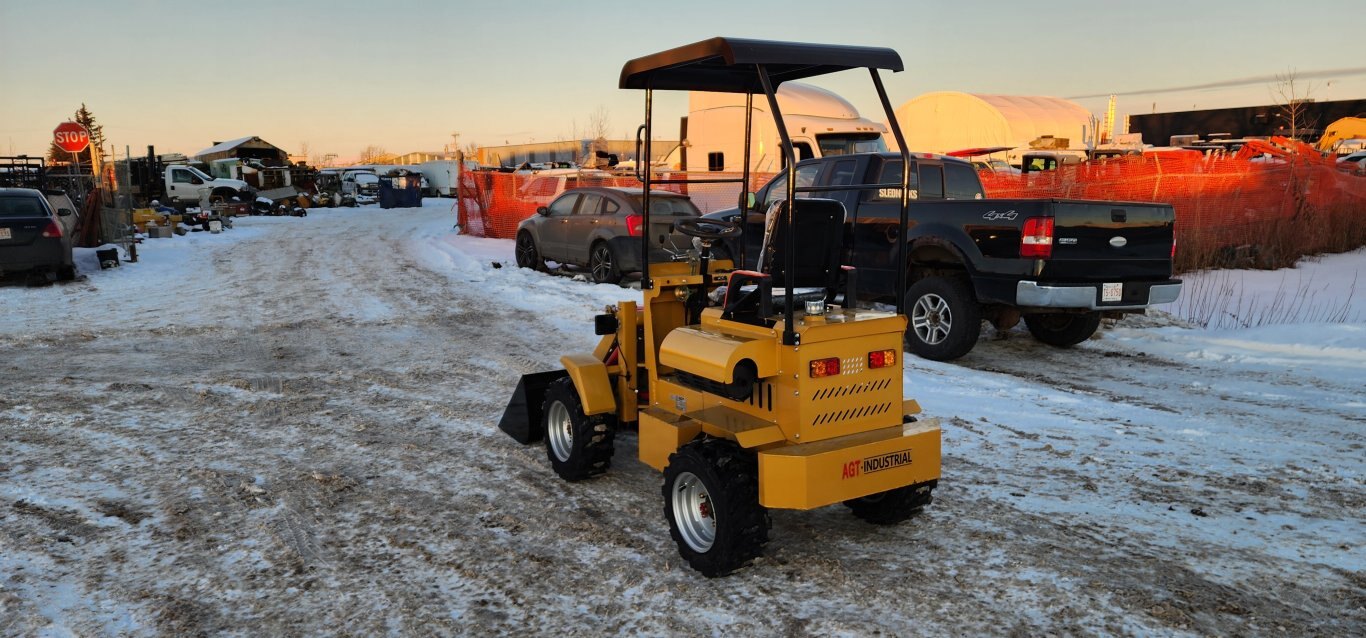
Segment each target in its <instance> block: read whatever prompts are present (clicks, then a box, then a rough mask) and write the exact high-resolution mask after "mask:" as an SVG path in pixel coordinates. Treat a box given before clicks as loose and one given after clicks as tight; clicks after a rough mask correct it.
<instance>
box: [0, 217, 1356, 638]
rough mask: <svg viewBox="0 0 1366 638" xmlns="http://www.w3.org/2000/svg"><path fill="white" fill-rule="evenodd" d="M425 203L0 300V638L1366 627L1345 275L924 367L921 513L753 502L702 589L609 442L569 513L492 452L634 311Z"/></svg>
mask: <svg viewBox="0 0 1366 638" xmlns="http://www.w3.org/2000/svg"><path fill="white" fill-rule="evenodd" d="M424 205H425V207H424V208H422V209H408V210H388V211H384V210H379V209H375V208H362V209H341V210H315V211H313V212H311V213H310V215H309V216H308V217H306V218H302V219H300V218H247V219H243V220H240V221H239V222H238V224H237V225H236V228H234V229H233V230H231V231H228V232H226V233H224V234H221V235H207V234H202V233H200V234H194V235H190V236H187V237H177V238H174V239H167V240H152V241H148V242H146V243H144V244H143V245H142V247H141V250H140V256H141V260H140V262H139V263H137V264H126V265H125V266H124V267H122V268H120V269H117V270H105V271H100V270H97V265H94V264H93V263H85V264H84V266H85V268H86V269H87V270H86V274H87V275H88V277H87V278H85V279H84V280H82V281H77V282H74V283H72V284H69V285H59V286H53V287H48V288H36V289H30V288H23V287H17V286H5V287H0V353H3V356H2V358H0V374H3V378H4V380H5V381H4V383H3V384H0V388H3V391H0V635H41V636H66V635H82V636H84V635H156V634H161V635H185V634H200V633H203V634H227V635H297V634H336V633H342V634H353V635H381V634H424V635H425V634H436V635H451V634H478V635H483V634H488V633H494V632H498V633H512V632H514V631H516V632H518V633H522V632H527V633H533V634H556V635H560V634H571V635H580V634H655V635H658V634H686V635H698V634H703V635H721V634H726V635H822V636H824V635H850V636H864V635H871V634H874V633H877V632H882V633H890V634H894V635H954V636H958V635H979V634H1020V635H1044V634H1088V635H1089V634H1121V635H1135V634H1141V635H1152V634H1158V635H1210V634H1216V635H1229V634H1271V633H1277V634H1279V633H1285V634H1291V635H1309V634H1322V635H1363V634H1366V547H1364V546H1363V545H1366V485H1364V484H1363V482H1364V480H1366V478H1364V477H1363V470H1362V468H1363V462H1362V461H1363V458H1366V432H1364V431H1363V430H1364V429H1366V391H1364V390H1363V388H1366V290H1362V289H1361V288H1363V287H1366V277H1362V274H1363V273H1366V251H1357V252H1355V253H1352V254H1348V255H1337V256H1328V257H1324V258H1322V259H1318V260H1315V261H1312V262H1306V263H1304V264H1302V265H1301V267H1300V268H1297V269H1294V270H1290V271H1278V272H1275V273H1265V272H1216V273H1204V274H1200V275H1198V276H1196V277H1191V278H1188V281H1190V282H1191V285H1190V286H1189V287H1188V293H1189V292H1192V291H1193V292H1194V293H1198V295H1196V294H1192V295H1188V297H1187V299H1186V300H1185V301H1186V303H1185V304H1184V305H1178V306H1177V307H1175V308H1173V311H1174V312H1177V313H1179V314H1183V315H1184V316H1185V317H1186V319H1183V318H1181V317H1178V316H1171V315H1166V314H1164V313H1156V314H1153V315H1150V316H1147V317H1141V318H1131V319H1126V320H1125V321H1124V322H1121V323H1120V324H1118V325H1117V326H1113V327H1110V328H1107V329H1106V330H1104V331H1103V332H1102V333H1101V334H1100V335H1099V336H1098V337H1097V338H1096V339H1093V340H1091V341H1088V342H1087V343H1085V344H1082V345H1081V346H1079V347H1077V348H1074V349H1071V350H1056V349H1052V348H1049V347H1047V346H1044V345H1042V344H1040V343H1038V342H1035V341H1034V340H1033V339H1032V338H1031V337H1030V336H1029V335H1028V333H1027V332H1025V331H1023V330H1020V329H1017V330H1013V331H1010V332H1008V333H1006V334H988V335H986V336H984V338H983V342H982V343H980V344H978V347H977V348H976V349H975V350H974V351H973V352H972V353H971V354H969V355H968V356H967V357H965V358H964V359H963V360H961V361H959V362H956V363H953V364H941V363H933V362H928V361H922V360H919V359H915V358H913V357H912V358H910V359H908V361H907V365H906V372H905V375H906V381H907V393H908V396H909V397H913V398H916V399H918V400H919V401H920V403H921V404H922V405H923V406H924V407H925V409H926V411H927V412H928V413H930V414H932V415H935V416H939V417H941V418H942V420H943V426H944V478H943V480H942V481H941V483H940V486H939V489H938V490H936V493H935V503H934V504H933V505H932V506H931V507H929V508H927V510H926V511H925V512H924V513H923V514H922V515H921V516H919V517H917V518H915V519H913V520H912V521H910V522H908V523H905V524H903V525H899V526H895V527H891V528H884V527H873V526H869V525H866V524H863V523H862V522H860V521H858V520H856V519H854V518H853V517H851V516H849V515H848V513H847V512H846V511H845V510H844V508H843V507H838V506H836V507H830V508H824V509H821V510H816V511H813V512H787V511H776V512H774V513H773V531H772V538H773V540H772V542H771V543H770V544H769V545H768V547H767V550H766V556H765V557H764V558H762V559H760V560H759V561H757V562H756V563H755V564H754V565H753V566H751V567H750V568H748V569H745V570H743V571H741V572H739V573H737V574H735V575H734V576H732V577H730V578H728V579H723V580H708V579H705V578H702V577H700V576H699V575H697V574H695V573H694V572H692V571H690V570H689V569H687V568H686V566H684V565H682V564H681V561H680V559H679V558H678V556H677V551H676V549H675V547H674V545H673V543H672V542H671V541H670V540H669V534H668V526H667V523H666V522H665V520H664V517H663V513H662V508H663V505H662V503H661V500H660V495H659V485H660V478H659V476H658V474H657V473H655V472H654V471H653V470H650V469H649V468H647V467H645V466H644V465H642V464H640V463H638V462H637V461H635V460H634V456H635V438H634V435H633V434H631V433H623V434H622V435H621V436H619V437H618V443H617V456H616V459H615V461H616V462H615V463H614V465H613V469H612V471H611V472H610V473H609V474H608V475H607V476H605V477H603V478H600V479H597V480H593V481H589V482H585V483H578V484H572V485H571V484H566V483H563V482H562V481H560V480H559V479H558V478H556V477H555V475H554V474H553V473H552V472H551V471H550V469H549V467H548V465H547V463H546V461H545V458H544V455H545V453H544V450H543V449H542V448H541V447H539V446H531V447H523V446H520V445H518V444H517V443H515V442H514V441H512V440H511V439H510V438H508V437H506V436H505V435H503V434H502V433H501V432H499V431H498V430H497V428H496V422H497V419H498V416H499V415H500V414H501V412H502V409H503V406H504V404H505V402H506V400H507V398H508V396H509V395H510V393H511V391H512V388H513V387H514V386H515V384H516V380H517V378H518V376H519V375H521V374H524V373H527V372H535V371H540V370H547V369H551V368H554V367H557V361H558V358H559V355H560V354H561V353H563V352H566V351H575V350H584V349H589V348H591V347H592V345H593V343H594V342H595V340H596V338H595V337H594V336H593V335H592V330H591V329H590V328H589V324H590V323H591V319H590V317H591V315H592V314H593V313H594V312H595V311H597V310H598V309H599V308H600V307H601V306H603V305H605V304H608V303H614V302H616V301H619V300H622V299H630V298H633V297H635V298H638V296H639V293H638V292H635V291H632V290H629V289H622V288H617V287H614V286H595V285H591V284H587V283H583V282H578V281H573V280H570V279H569V278H565V277H554V276H548V275H544V274H538V273H532V272H529V271H524V270H519V269H517V268H516V267H514V266H513V265H512V247H511V243H510V242H508V241H501V240H485V239H476V238H470V237H463V236H459V235H455V234H453V233H452V223H453V221H454V214H453V213H452V212H451V211H450V200H426V201H425V202H424ZM495 262H497V265H495ZM1228 290H1232V291H1235V292H1232V293H1228V292H1224V291H1228ZM1197 297H1198V298H1197ZM1202 299H1203V301H1201V300H1202ZM1190 319H1200V320H1201V321H1210V327H1208V328H1199V327H1195V326H1194V324H1192V323H1191V322H1190V321H1189V320H1190ZM988 332H990V331H988Z"/></svg>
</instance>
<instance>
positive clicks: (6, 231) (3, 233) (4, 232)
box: [0, 228, 13, 239]
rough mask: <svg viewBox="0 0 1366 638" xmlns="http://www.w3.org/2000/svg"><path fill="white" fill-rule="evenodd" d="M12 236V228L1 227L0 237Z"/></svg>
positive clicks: (7, 237)
mask: <svg viewBox="0 0 1366 638" xmlns="http://www.w3.org/2000/svg"><path fill="white" fill-rule="evenodd" d="M11 237H13V235H11V234H10V229H8V228H0V239H9V238H11Z"/></svg>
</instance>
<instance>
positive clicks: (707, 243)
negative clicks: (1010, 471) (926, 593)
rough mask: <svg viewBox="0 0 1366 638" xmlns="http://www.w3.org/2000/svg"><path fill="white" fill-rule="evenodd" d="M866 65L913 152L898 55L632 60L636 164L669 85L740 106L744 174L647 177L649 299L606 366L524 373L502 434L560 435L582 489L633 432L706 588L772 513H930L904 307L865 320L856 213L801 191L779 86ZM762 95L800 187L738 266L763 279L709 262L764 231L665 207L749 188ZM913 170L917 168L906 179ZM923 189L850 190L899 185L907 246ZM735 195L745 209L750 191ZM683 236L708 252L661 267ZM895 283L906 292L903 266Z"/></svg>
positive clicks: (881, 519) (560, 451) (935, 433)
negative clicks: (621, 434)
mask: <svg viewBox="0 0 1366 638" xmlns="http://www.w3.org/2000/svg"><path fill="white" fill-rule="evenodd" d="M850 69H867V70H868V72H869V73H870V75H871V77H872V81H873V84H874V86H875V88H876V90H877V94H878V97H879V98H880V99H881V103H882V106H883V108H884V110H885V112H886V115H887V120H888V122H889V123H890V125H891V129H892V133H893V134H894V135H895V136H896V140H897V142H898V145H899V147H900V148H901V149H905V148H907V146H906V143H905V141H904V139H903V137H902V134H901V129H900V127H899V126H898V123H897V120H896V117H895V115H894V114H893V112H892V108H891V103H890V102H889V101H888V99H887V94H886V90H885V89H884V87H883V85H882V80H881V76H880V75H879V73H880V71H881V70H890V71H893V72H896V71H901V70H902V62H901V58H900V56H899V55H898V54H897V53H896V52H895V51H893V50H891V49H885V48H871V47H853V46H834V45H818V44H801V43H789V42H768V41H757V40H742V39H735V38H712V39H710V40H705V41H702V42H697V43H694V44H691V45H687V46H683V47H679V48H676V49H671V50H668V51H663V52H660V53H656V54H653V55H649V56H646V57H642V58H638V59H635V60H632V61H630V62H628V63H627V64H626V65H625V67H624V68H623V69H622V72H621V82H620V86H621V88H626V89H644V91H645V124H644V125H643V126H642V127H641V128H640V131H638V146H643V148H638V151H639V152H638V153H637V157H653V149H652V148H651V140H652V139H653V135H652V133H653V129H652V122H651V119H652V118H651V116H652V113H651V111H652V102H653V95H654V91H656V90H690V91H726V92H734V93H742V94H744V95H745V96H746V105H747V107H749V108H747V109H746V113H747V115H746V121H745V126H744V131H737V133H739V134H743V137H744V140H745V144H744V148H745V151H744V153H745V161H744V165H745V167H746V168H745V170H744V174H743V175H742V176H741V177H740V178H739V179H704V180H698V179H693V180H670V179H656V178H655V176H654V175H652V174H651V172H650V171H649V170H648V168H642V169H637V177H638V178H639V179H640V181H641V182H642V183H643V184H644V198H645V199H644V203H645V210H644V218H645V219H644V227H645V228H647V229H649V230H648V231H647V232H642V233H641V235H642V237H641V242H642V246H641V249H642V250H641V254H642V255H645V256H646V257H645V258H644V259H642V262H643V263H642V270H643V272H642V280H641V290H642V296H643V300H642V301H641V302H639V303H637V302H635V301H623V302H621V303H620V304H618V305H616V306H609V307H608V308H607V310H606V312H605V313H604V314H600V315H598V316H597V317H595V319H594V324H595V329H596V333H597V334H599V335H601V336H602V339H601V341H600V342H599V343H598V346H597V347H596V348H595V349H594V351H593V352H591V353H589V352H586V353H581V354H567V355H565V356H563V357H561V359H560V361H561V363H562V364H563V365H564V369H563V370H555V371H551V372H542V373H537V374H531V375H526V376H524V377H523V378H522V379H521V381H520V382H519V383H518V385H517V389H516V391H515V392H514V395H513V398H512V401H511V402H510V403H509V405H508V409H507V411H506V412H505V413H504V415H503V418H502V420H501V422H500V424H499V427H500V428H502V429H503V430H504V431H505V432H507V433H508V434H510V435H511V436H512V437H513V438H515V439H516V440H518V441H520V442H522V443H531V442H534V441H536V440H538V439H542V438H544V440H545V445H546V453H547V456H548V457H549V460H550V464H551V466H552V467H553V468H554V471H555V472H556V473H557V474H559V475H560V476H561V477H562V478H564V479H566V480H569V481H578V480H581V479H586V478H589V477H593V476H596V475H599V474H601V473H603V472H605V471H607V470H608V469H609V466H610V464H611V461H612V455H613V451H614V450H613V444H614V438H615V435H616V432H617V430H618V429H622V428H632V427H634V428H635V429H636V430H637V431H638V440H639V457H640V460H641V461H642V462H644V463H645V464H647V465H649V466H650V467H653V468H655V469H657V470H660V471H661V472H663V474H664V485H663V489H662V493H663V501H664V512H665V518H666V519H667V521H668V523H669V528H670V532H671V534H672V536H673V539H674V541H675V542H676V543H677V544H678V549H679V552H680V554H681V555H682V556H683V558H684V559H685V560H687V562H688V563H689V564H690V565H691V566H692V567H693V568H695V569H696V570H697V571H699V572H701V573H703V574H705V575H707V576H713V577H714V576H722V575H725V574H728V573H730V572H732V571H734V570H735V569H737V568H739V567H742V566H744V565H745V564H747V563H749V562H750V561H751V560H752V559H754V558H755V557H757V556H759V555H760V554H761V552H762V550H763V546H764V544H765V543H766V542H767V541H768V533H769V515H768V510H769V509H772V508H785V509H797V510H808V509H813V508H817V507H823V506H826V505H832V504H837V503H843V504H845V505H846V506H848V507H849V509H850V510H852V512H853V514H854V515H855V516H858V517H860V518H862V519H865V520H867V521H870V522H872V523H879V524H890V523H897V522H900V521H903V520H905V519H907V518H909V517H910V516H911V515H913V514H915V513H916V512H918V511H919V510H920V509H921V508H923V507H924V506H925V505H927V504H929V503H930V502H931V495H930V493H931V490H933V489H934V487H935V485H936V483H937V481H938V479H939V458H940V431H939V426H938V421H937V420H934V419H922V420H917V418H916V417H915V416H914V415H916V414H917V413H918V412H919V411H920V408H919V406H918V405H917V404H916V402H915V401H908V400H905V399H904V395H903V388H902V379H903V376H902V343H903V335H904V332H905V329H906V316H905V313H904V308H902V307H901V306H900V305H899V306H898V308H897V309H896V312H889V311H883V310H873V309H868V308H860V307H858V304H857V302H856V300H857V298H858V297H857V280H858V277H857V272H856V271H855V270H854V269H852V268H849V267H847V266H842V265H841V259H842V255H843V254H845V243H846V242H845V240H844V238H845V237H846V221H847V220H846V219H845V210H844V206H843V205H842V204H840V203H839V202H837V201H835V200H831V199H823V198H821V197H820V194H821V193H820V190H821V189H820V188H817V187H799V186H797V185H796V182H797V180H796V179H795V178H794V175H793V172H794V166H795V165H796V158H795V157H793V153H792V144H791V139H790V137H789V136H788V133H787V130H786V128H785V127H784V125H783V120H782V114H781V111H780V110H779V108H778V101H777V99H776V97H775V91H776V89H777V87H778V85H779V84H780V83H781V82H784V81H788V80H797V79H801V78H807V77H812V76H817V75H823V74H826V73H833V72H837V71H844V70H850ZM756 95H757V96H760V97H761V98H763V99H765V100H766V102H767V107H768V111H769V113H770V114H771V116H772V117H773V118H774V121H775V123H776V125H777V129H778V132H779V136H780V138H781V140H782V147H781V148H782V151H783V153H784V154H785V155H786V170H787V171H788V178H787V197H786V198H785V200H783V201H781V202H778V203H776V204H775V205H774V206H772V207H771V208H770V209H769V210H768V211H765V215H764V221H763V224H761V225H760V224H756V225H755V226H754V227H755V228H756V229H757V228H762V230H763V233H764V236H763V241H762V248H761V249H760V251H759V255H758V258H757V259H755V260H750V261H747V260H746V255H744V248H743V246H745V243H746V242H744V241H739V242H737V243H738V245H739V246H741V248H740V249H739V250H740V255H739V256H738V258H737V259H736V262H738V263H739V264H747V263H751V261H752V262H753V263H757V264H758V266H757V268H755V269H752V270H748V269H737V268H736V267H735V266H736V263H733V262H732V261H730V260H728V259H714V258H712V250H711V246H712V244H713V243H714V242H716V241H718V240H721V239H732V238H735V237H737V236H739V234H740V233H742V232H744V231H745V229H747V228H749V227H750V225H749V224H748V223H747V220H744V221H742V222H741V223H735V224H731V223H724V222H717V221H712V220H710V219H701V218H688V219H684V220H682V221H671V222H665V223H663V224H662V225H660V227H658V228H656V222H655V221H652V220H651V219H650V193H651V188H652V187H653V186H655V185H658V184H663V183H673V182H675V181H686V182H687V183H691V184H697V183H700V182H701V183H717V182H734V183H737V184H741V185H748V184H749V178H750V175H749V169H748V166H749V165H750V162H749V159H750V148H749V146H750V144H749V141H750V139H751V134H750V133H751V131H752V128H751V127H752V119H751V118H752V117H753V113H754V112H755V109H754V108H753V100H754V97H755V96H756ZM642 134H643V135H642ZM902 153H903V155H904V154H905V151H904V150H903V151H902ZM912 165H913V164H912V162H910V161H909V158H905V157H903V163H902V166H903V167H909V166H912ZM908 178H909V176H908V175H906V174H904V171H903V174H902V175H901V179H900V181H899V182H897V183H888V184H869V185H864V186H840V187H839V188H840V189H844V190H855V189H863V190H879V189H900V191H899V192H900V193H901V217H900V220H899V221H900V227H899V228H900V235H899V236H900V237H903V238H904V237H905V236H906V227H907V219H906V217H907V204H908V201H909V196H910V195H909V194H910V191H909V190H908V188H907V185H908V181H909V179H908ZM739 190H740V191H741V193H742V194H741V195H740V209H741V210H747V209H748V208H749V207H748V206H747V205H746V204H748V203H749V200H750V199H751V198H752V194H750V193H743V191H744V190H745V186H741V187H740V188H739ZM825 190H830V189H829V188H826V189H825ZM789 204H791V205H789ZM755 214H756V215H757V213H755ZM746 216H748V213H746ZM672 219H674V220H676V219H677V218H672ZM671 228H672V229H676V230H677V231H678V232H681V233H683V234H686V235H690V236H692V237H694V238H696V240H695V241H694V246H695V248H696V249H695V250H694V251H693V252H692V253H691V254H690V255H688V258H687V259H686V260H679V259H676V258H674V259H668V258H665V259H661V260H659V261H658V262H656V260H655V257H656V256H660V255H663V254H664V251H663V247H662V246H661V245H659V242H660V241H661V240H660V239H652V238H655V237H659V238H662V237H663V236H665V235H668V234H669V233H668V231H669V230H670V229H671ZM893 230H895V229H893ZM895 237H896V236H894V235H891V234H890V232H889V240H890V241H889V246H888V259H889V260H890V262H889V263H892V264H896V263H902V262H904V261H905V257H903V256H902V252H903V251H902V250H901V247H902V246H904V245H905V242H904V241H902V242H897V241H895ZM892 270H895V271H896V273H897V276H898V277H899V278H900V279H899V281H898V284H899V289H905V287H906V285H905V283H906V282H905V271H906V269H905V268H892Z"/></svg>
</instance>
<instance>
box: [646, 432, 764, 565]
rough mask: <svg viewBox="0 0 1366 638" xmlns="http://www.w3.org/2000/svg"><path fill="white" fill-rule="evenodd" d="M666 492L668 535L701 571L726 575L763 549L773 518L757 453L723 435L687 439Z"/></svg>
mask: <svg viewBox="0 0 1366 638" xmlns="http://www.w3.org/2000/svg"><path fill="white" fill-rule="evenodd" d="M662 494H663V496H664V518H665V519H667V520H668V521H669V535H670V536H672V537H673V539H674V542H675V543H677V544H678V553H679V555H681V556H682V557H683V560H686V561H688V564H689V565H691V566H692V568H693V569H695V570H697V571H699V572H701V573H702V575H704V576H707V577H708V578H715V577H717V576H725V575H727V574H729V573H731V572H733V571H735V570H736V569H739V568H741V567H743V566H745V565H746V564H748V563H749V562H750V561H752V560H754V559H755V558H757V557H759V556H760V555H762V554H763V549H764V544H765V543H767V542H768V528H769V525H770V521H769V517H768V509H767V508H765V507H764V506H762V505H760V504H759V464H758V460H757V458H756V457H755V455H754V453H752V452H748V451H746V450H743V449H740V446H738V445H736V444H735V443H733V442H731V441H727V440H724V439H699V440H696V441H693V442H691V443H688V444H686V445H684V446H683V447H680V448H679V449H678V451H677V452H674V453H673V454H671V455H669V465H668V466H667V467H665V468H664V487H663V489H662Z"/></svg>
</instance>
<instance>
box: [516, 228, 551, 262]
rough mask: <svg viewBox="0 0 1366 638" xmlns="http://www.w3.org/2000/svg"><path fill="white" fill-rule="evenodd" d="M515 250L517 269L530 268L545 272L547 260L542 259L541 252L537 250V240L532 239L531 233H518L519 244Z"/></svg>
mask: <svg viewBox="0 0 1366 638" xmlns="http://www.w3.org/2000/svg"><path fill="white" fill-rule="evenodd" d="M514 250H515V251H516V256H517V267H519V268H530V269H532V270H536V271H542V270H545V259H544V258H543V257H541V251H540V250H539V249H537V248H536V240H535V239H532V238H531V233H528V232H526V231H522V232H520V233H517V244H516V246H515V247H514Z"/></svg>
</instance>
